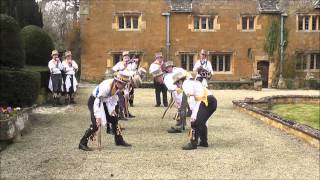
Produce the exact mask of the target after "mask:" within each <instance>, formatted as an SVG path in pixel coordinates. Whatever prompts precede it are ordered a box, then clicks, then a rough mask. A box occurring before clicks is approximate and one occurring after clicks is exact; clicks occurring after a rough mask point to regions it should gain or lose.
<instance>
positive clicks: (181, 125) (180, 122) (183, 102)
mask: <svg viewBox="0 0 320 180" xmlns="http://www.w3.org/2000/svg"><path fill="white" fill-rule="evenodd" d="M164 72H165V75H164V84H165V85H166V87H167V89H168V91H169V92H170V93H171V98H172V100H173V101H174V104H175V106H176V107H177V113H176V115H175V120H176V124H175V126H174V127H171V128H170V129H168V133H181V132H183V131H184V130H185V125H186V115H187V112H186V111H187V106H188V102H187V98H186V95H185V94H184V93H183V92H178V91H177V86H176V85H175V84H174V83H173V78H172V77H173V75H174V74H176V73H178V72H182V73H187V71H186V70H184V69H183V68H180V67H175V66H174V64H173V61H166V62H165V63H164ZM187 78H189V79H190V78H192V76H191V75H189V76H188V77H187ZM170 102H171V101H170Z"/></svg>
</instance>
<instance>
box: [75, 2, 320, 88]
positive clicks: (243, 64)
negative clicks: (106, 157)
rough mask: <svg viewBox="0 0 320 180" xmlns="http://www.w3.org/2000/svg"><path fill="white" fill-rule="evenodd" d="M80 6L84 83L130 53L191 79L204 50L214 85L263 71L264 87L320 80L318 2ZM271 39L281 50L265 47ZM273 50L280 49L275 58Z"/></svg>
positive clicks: (99, 76) (145, 63)
mask: <svg viewBox="0 0 320 180" xmlns="http://www.w3.org/2000/svg"><path fill="white" fill-rule="evenodd" d="M80 6H81V7H80V25H81V71H82V74H81V79H83V80H102V79H103V78H104V75H105V71H106V70H107V69H110V68H111V67H112V66H113V65H114V64H115V63H117V62H118V61H119V60H120V59H121V52H122V51H124V50H127V51H130V54H131V55H132V56H137V57H139V58H140V60H141V62H140V66H141V67H144V68H146V69H148V67H149V65H150V64H151V63H152V62H153V60H154V53H156V52H159V51H161V52H163V54H164V57H165V59H168V60H172V61H174V63H175V65H176V66H181V67H183V68H185V69H187V70H190V71H191V70H192V68H193V65H194V63H195V62H196V60H197V59H198V53H199V51H200V50H201V49H205V50H207V51H208V52H209V56H208V58H209V60H210V61H211V63H212V66H213V69H214V72H215V73H214V77H213V80H218V81H220V80H222V81H239V80H240V79H250V78H251V77H252V76H253V75H254V74H255V73H257V70H260V74H261V75H262V79H263V86H264V87H271V85H272V83H273V82H274V81H276V80H277V79H278V77H279V73H280V74H282V75H283V77H284V78H287V77H290V78H293V77H301V78H302V79H303V78H305V76H306V74H307V73H312V74H313V75H315V76H316V78H318V79H319V70H320V2H319V0H81V1H80ZM281 20H283V21H281ZM273 22H275V24H278V26H276V27H278V28H277V29H273V30H272V28H271V27H272V26H271V24H272V23H273ZM281 22H283V23H281ZM282 24H283V27H284V29H285V30H283V31H281V30H280V27H281V26H282ZM270 32H272V33H271V34H278V35H277V37H278V38H277V41H276V42H273V43H272V41H270V40H267V39H268V38H267V34H268V33H269V34H270ZM281 32H283V35H284V37H287V38H286V39H284V40H283V41H282V47H284V48H283V49H284V51H283V52H284V53H283V57H284V58H283V61H281V58H280V57H281V53H280V52H281V51H278V48H279V49H280V47H281V45H280V39H281V38H280V37H281V34H282V33H281ZM267 43H269V44H270V43H271V44H272V45H277V46H278V47H277V49H276V50H275V51H274V52H273V54H272V53H271V54H270V53H267V51H266V48H265V47H267V46H266V44H267ZM292 74H293V75H292Z"/></svg>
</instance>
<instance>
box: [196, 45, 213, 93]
mask: <svg viewBox="0 0 320 180" xmlns="http://www.w3.org/2000/svg"><path fill="white" fill-rule="evenodd" d="M207 57H208V53H207V52H206V51H205V50H204V49H201V51H200V59H199V60H198V61H197V62H196V63H195V65H194V67H193V72H194V74H196V80H198V81H200V82H201V83H202V85H203V86H204V87H208V82H207V81H208V80H209V79H210V78H211V77H212V75H213V69H212V65H211V63H210V61H208V59H207Z"/></svg>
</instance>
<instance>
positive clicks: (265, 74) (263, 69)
mask: <svg viewBox="0 0 320 180" xmlns="http://www.w3.org/2000/svg"><path fill="white" fill-rule="evenodd" d="M257 70H260V75H261V78H262V87H263V88H268V79H269V62H268V61H259V62H258V64H257Z"/></svg>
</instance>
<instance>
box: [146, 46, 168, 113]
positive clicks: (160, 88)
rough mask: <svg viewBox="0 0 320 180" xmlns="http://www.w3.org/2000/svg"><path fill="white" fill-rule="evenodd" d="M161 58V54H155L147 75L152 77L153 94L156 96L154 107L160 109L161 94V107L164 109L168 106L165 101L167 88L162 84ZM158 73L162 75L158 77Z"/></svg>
mask: <svg viewBox="0 0 320 180" xmlns="http://www.w3.org/2000/svg"><path fill="white" fill-rule="evenodd" d="M163 65H164V62H163V56H162V53H161V52H158V53H156V54H155V61H154V62H153V63H152V64H151V65H150V67H149V73H150V74H152V75H153V85H154V88H155V94H156V105H155V107H160V105H161V98H160V94H161V92H162V98H163V99H162V100H163V105H164V106H165V107H167V106H168V99H167V87H166V86H165V85H164V83H163V77H161V76H162V75H163V72H162V69H163ZM159 73H162V74H161V75H158V74H159Z"/></svg>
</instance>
